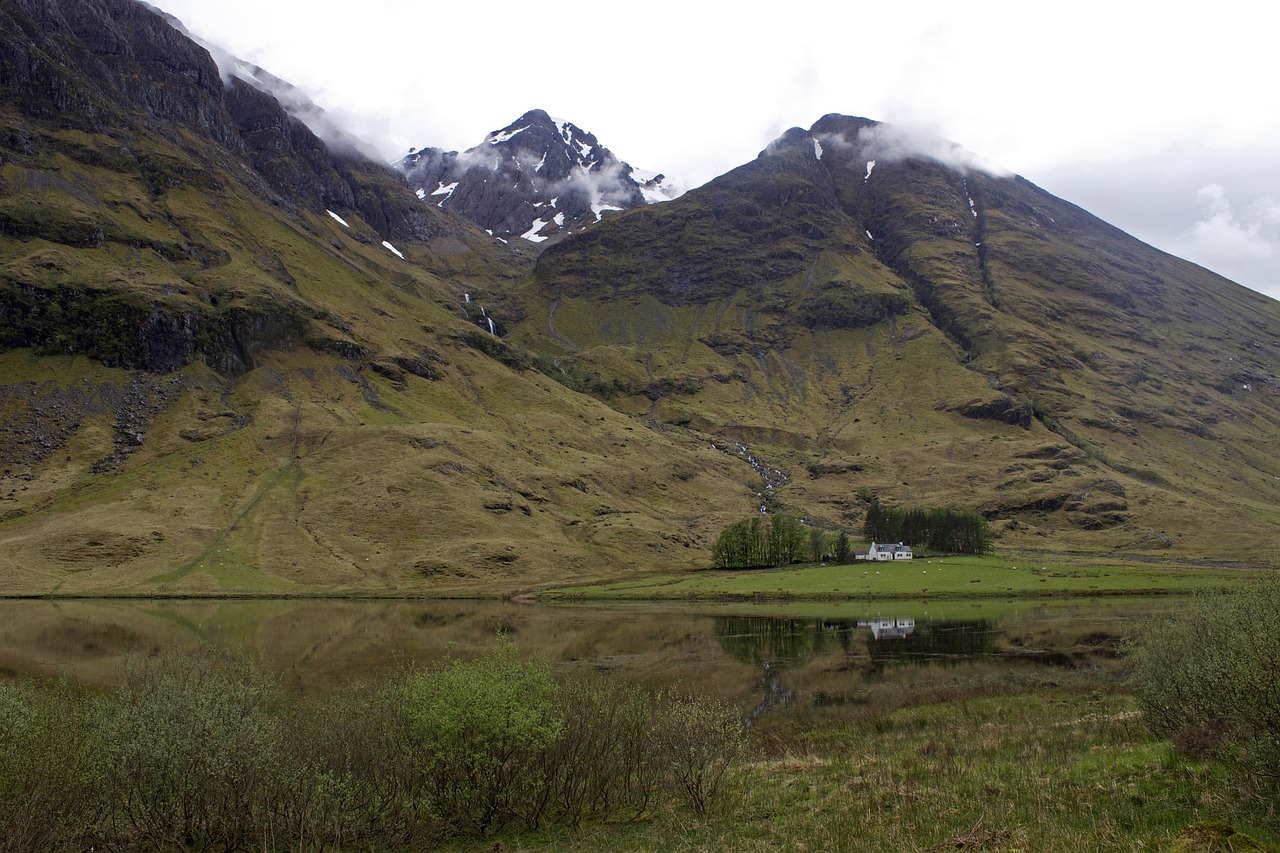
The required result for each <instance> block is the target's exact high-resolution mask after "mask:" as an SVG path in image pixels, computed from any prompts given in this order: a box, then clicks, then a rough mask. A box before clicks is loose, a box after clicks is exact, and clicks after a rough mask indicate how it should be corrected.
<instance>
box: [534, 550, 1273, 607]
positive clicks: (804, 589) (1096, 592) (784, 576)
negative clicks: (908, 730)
mask: <svg viewBox="0 0 1280 853" xmlns="http://www.w3.org/2000/svg"><path fill="white" fill-rule="evenodd" d="M1249 574H1250V573H1249V572H1247V571H1244V570H1241V569H1230V568H1206V567H1197V566H1180V565H1153V564H1143V563H1130V562H1125V561H1121V560H1115V561H1098V562H1095V563H1089V564H1083V563H1081V564H1076V563H1068V562H1065V561H1061V560H1059V561H1052V560H1050V561H1046V560H1045V559H1043V558H1039V559H1035V558H1030V557H1028V558H1023V557H1008V556H1003V555H1001V556H981V557H974V556H966V557H938V558H921V559H915V560H903V561H898V562H874V563H873V562H857V563H853V564H850V565H843V566H834V565H825V566H815V565H812V564H808V565H804V566H799V567H795V566H793V567H790V568H781V569H753V570H741V569H739V570H710V569H709V570H705V571H699V572H692V573H686V574H679V575H676V574H672V575H654V576H649V577H646V578H643V579H639V580H631V581H623V582H618V583H602V584H593V585H585V586H574V587H563V588H558V589H555V590H549V591H547V592H544V593H543V596H544V597H547V598H574V599H649V600H671V599H703V598H707V599H715V598H730V599H737V598H752V599H761V598H763V599H769V598H778V599H785V598H806V599H851V598H857V599H865V598H899V599H904V598H919V597H929V598H935V597H936V598H1002V597H1014V596H1016V597H1025V596H1033V597H1053V596H1060V595H1070V596H1076V595H1080V596H1102V595H1149V594H1170V595H1177V594H1188V593H1193V592H1196V591H1199V590H1204V589H1215V588H1222V587H1226V586H1230V585H1232V584H1233V583H1236V582H1238V581H1239V580H1240V579H1242V578H1243V577H1246V576H1248V575H1249Z"/></svg>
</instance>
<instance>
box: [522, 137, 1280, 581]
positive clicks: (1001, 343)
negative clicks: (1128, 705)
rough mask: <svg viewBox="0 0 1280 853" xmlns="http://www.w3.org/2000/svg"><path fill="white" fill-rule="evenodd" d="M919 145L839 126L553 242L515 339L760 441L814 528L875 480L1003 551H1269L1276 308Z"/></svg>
mask: <svg viewBox="0 0 1280 853" xmlns="http://www.w3.org/2000/svg"><path fill="white" fill-rule="evenodd" d="M906 142H908V141H905V140H903V139H901V138H898V137H895V136H894V132H893V131H892V129H890V128H885V127H883V126H879V125H877V124H875V123H874V122H869V121H867V120H865V119H852V118H848V117H843V116H827V117H825V118H823V119H822V120H821V121H819V122H818V123H817V124H816V125H815V126H814V127H813V128H812V129H811V130H810V131H808V132H805V131H801V130H798V129H797V130H792V131H789V132H788V133H787V134H786V135H784V136H783V137H782V138H781V139H779V140H778V141H777V142H776V143H774V144H773V145H772V146H770V148H769V149H767V150H766V151H765V152H763V153H762V154H761V156H760V158H758V159H757V160H756V161H754V162H752V163H750V164H747V165H745V166H743V167H741V168H739V169H737V170H734V171H733V172H731V173H729V174H728V175H725V176H723V177H722V178H719V179H717V180H716V181H713V182H712V183H710V184H708V185H707V186H706V187H704V188H702V189H700V190H697V191H694V192H692V193H690V194H688V195H687V196H685V197H683V198H681V199H679V200H677V201H675V202H671V203H669V204H666V205H662V206H660V207H659V208H650V209H642V210H636V211H631V212H629V213H627V214H624V215H620V216H618V217H616V218H613V219H612V220H610V221H607V222H603V223H601V224H600V225H599V226H598V227H596V228H594V229H592V230H591V231H588V232H587V233H585V234H583V235H580V236H575V237H573V238H572V239H569V240H566V241H564V242H563V243H561V244H559V245H556V246H552V247H550V248H549V249H547V251H546V252H545V253H544V254H543V255H542V257H541V258H540V259H539V262H538V265H537V268H536V271H535V276H534V281H533V283H532V284H531V285H530V286H529V287H528V289H527V290H526V291H525V292H526V296H527V301H528V307H527V308H526V312H527V319H526V321H525V323H524V325H523V326H522V327H521V328H520V329H519V332H518V334H519V336H520V337H521V339H522V340H524V341H526V342H527V343H528V344H529V345H530V346H536V347H541V348H544V349H546V350H548V351H557V352H559V353H561V354H562V356H563V357H564V358H566V359H572V360H573V361H575V362H576V363H578V364H581V365H585V366H587V367H588V368H589V369H591V370H594V371H597V372H600V373H601V374H603V375H611V376H613V375H617V376H623V377H626V379H627V384H626V386H624V387H628V388H631V389H633V390H634V391H635V392H636V393H633V394H632V395H631V396H630V397H629V398H625V399H617V400H614V401H613V403H614V405H616V406H617V407H618V408H620V409H622V410H626V411H652V413H653V414H655V415H657V416H659V417H661V418H662V419H664V420H665V421H667V422H670V423H676V424H683V425H687V426H689V427H692V428H694V429H696V430H698V431H699V432H701V433H704V434H708V435H714V436H720V437H722V438H725V439H732V440H741V441H743V442H746V443H748V444H751V445H752V446H758V447H759V452H761V453H762V454H764V455H765V456H767V457H769V458H771V459H773V460H774V462H775V464H776V465H777V466H779V467H782V468H785V469H786V470H787V471H788V472H789V473H790V475H791V481H790V483H789V484H788V485H787V486H786V487H785V488H783V489H781V490H779V491H778V493H777V500H778V501H780V502H781V503H782V504H784V505H787V506H789V507H790V508H793V509H796V510H798V511H801V512H803V513H805V514H807V515H810V516H811V517H814V518H817V519H819V520H820V521H823V522H829V523H832V524H835V523H842V524H849V523H852V522H856V521H857V520H858V519H860V517H861V513H862V510H863V506H864V502H863V500H861V499H859V498H857V497H855V495H856V494H858V493H859V492H860V491H861V492H862V494H863V495H864V497H865V495H866V494H867V490H870V491H871V492H873V493H875V494H876V495H878V496H880V497H881V498H882V499H884V500H887V501H890V502H893V503H900V504H906V505H920V504H926V505H934V504H936V505H948V506H959V507H963V508H966V509H975V510H979V511H981V512H983V513H985V514H987V515H988V517H990V518H992V519H993V520H995V521H996V522H997V526H998V527H999V528H1000V529H1001V531H1002V540H1001V541H1002V542H1004V543H1006V544H1017V545H1023V546H1028V547H1036V546H1045V545H1052V546H1054V547H1062V546H1067V547H1072V548H1080V549H1087V550H1101V549H1124V550H1135V551H1156V552H1165V551H1166V550H1167V549H1170V548H1172V549H1173V550H1172V553H1179V554H1187V555H1197V556H1224V557H1232V558H1241V557H1259V556H1262V557H1268V558H1269V557H1270V556H1271V554H1272V551H1273V549H1274V545H1273V541H1274V531H1275V529H1276V525H1277V522H1280V463H1277V462H1276V460H1275V459H1274V456H1273V455H1272V454H1270V453H1269V451H1268V448H1269V447H1270V446H1271V444H1272V443H1273V442H1274V436H1275V435H1276V432H1277V427H1278V426H1280V387H1277V383H1276V379H1275V376H1276V372H1277V370H1276V365H1277V363H1278V362H1280V305H1277V303H1275V302H1274V301H1273V300H1270V299H1268V298H1266V297H1263V296H1261V295H1259V294H1256V293H1253V292H1251V291H1248V290H1245V289H1244V288H1241V287H1239V286H1237V285H1234V284H1232V283H1230V282H1228V281H1226V280H1225V279H1222V278H1220V277H1218V276H1215V275H1213V274H1212V273H1210V272H1208V271H1206V270H1203V269H1200V268H1198V267H1195V266H1194V265H1192V264H1188V263H1186V262H1184V261H1181V260H1178V259H1176V258H1173V257H1170V256H1168V255H1165V254H1163V253H1161V252H1159V251H1157V250H1155V249H1152V248H1151V247H1149V246H1146V245H1144V244H1142V243H1140V242H1139V241H1136V240H1134V239H1133V238H1131V237H1129V236H1128V235H1125V234H1123V233H1122V232H1120V231H1118V230H1116V229H1114V228H1112V227H1110V226H1108V225H1106V224H1105V223H1103V222H1101V221H1099V220H1097V219H1096V218H1094V217H1092V216H1090V215H1089V214H1087V213H1085V212H1084V211H1082V210H1080V209H1078V208H1076V207H1074V206H1072V205H1070V204H1068V203H1066V202H1063V201H1061V200H1059V199H1056V198H1054V197H1052V196H1050V195H1049V194H1047V193H1045V192H1043V191H1042V190H1040V189H1038V188H1036V187H1035V186H1033V185H1031V184H1030V183H1028V182H1026V181H1025V180H1023V179H1021V178H1017V177H1013V176H1007V177H1006V176H997V175H993V174H989V173H988V172H985V171H982V170H981V169H978V168H975V167H973V166H971V165H967V164H966V163H964V162H962V157H961V155H962V153H963V152H957V151H954V150H949V149H945V148H943V149H940V150H939V151H937V152H936V153H935V154H934V155H932V156H927V155H923V154H920V153H912V151H911V150H910V148H909V146H908V145H907V144H906ZM948 159H952V160H954V161H955V162H953V163H952V164H951V165H948V164H947V162H945V161H946V160H948Z"/></svg>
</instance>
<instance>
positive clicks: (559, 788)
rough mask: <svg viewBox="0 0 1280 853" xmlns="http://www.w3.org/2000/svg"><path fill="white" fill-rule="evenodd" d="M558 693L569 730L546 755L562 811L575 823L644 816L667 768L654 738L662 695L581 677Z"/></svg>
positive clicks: (556, 801) (557, 805)
mask: <svg viewBox="0 0 1280 853" xmlns="http://www.w3.org/2000/svg"><path fill="white" fill-rule="evenodd" d="M558 698H559V702H560V708H561V713H562V714H563V716H564V722H565V734H564V736H563V737H562V738H560V740H559V741H558V742H557V743H556V744H555V746H554V747H553V748H552V749H550V750H548V752H547V755H546V759H545V762H546V767H547V770H546V777H547V780H548V782H549V784H550V785H551V788H552V791H553V801H552V804H551V805H552V808H553V809H554V810H555V812H556V814H557V815H559V816H560V817H561V818H562V819H563V820H565V821H566V822H567V823H570V824H572V825H573V826H579V825H580V824H581V823H582V822H583V821H584V820H588V819H597V820H598V819H604V818H609V817H615V816H619V815H623V816H627V817H637V816H639V815H641V814H643V813H644V812H645V811H646V810H647V809H648V808H649V804H650V802H651V801H652V799H653V797H654V795H655V793H656V792H657V791H658V790H659V788H660V787H661V783H662V779H663V776H664V774H665V773H666V770H667V767H666V762H665V761H664V760H663V757H662V755H661V754H660V753H659V750H658V749H657V747H658V745H659V739H658V738H657V737H655V730H656V729H657V728H659V727H660V726H661V725H662V724H663V721H662V719H661V718H662V711H661V703H660V701H659V697H657V696H656V695H655V694H653V693H650V692H648V691H643V690H640V689H639V688H636V687H628V686H624V685H619V684H617V683H615V682H612V681H609V680H607V679H604V678H579V679H573V680H569V681H566V682H564V683H563V684H562V685H561V687H560V691H559V694H558Z"/></svg>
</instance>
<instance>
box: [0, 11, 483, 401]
mask: <svg viewBox="0 0 1280 853" xmlns="http://www.w3.org/2000/svg"><path fill="white" fill-rule="evenodd" d="M179 27H180V24H178V23H177V22H176V21H173V20H172V19H167V18H166V16H164V15H163V14H161V13H159V12H157V11H156V10H154V9H152V8H151V7H149V6H147V5H146V4H145V3H140V2H136V0H12V2H11V0H5V2H4V3H3V4H0V162H3V163H13V164H14V165H16V166H17V167H18V171H17V172H16V173H15V174H16V175H18V178H16V179H15V180H13V181H9V182H8V183H7V184H6V183H3V182H0V239H9V240H16V241H22V242H23V243H31V244H33V245H39V244H40V243H41V242H47V243H52V244H56V245H57V246H59V247H67V248H68V249H69V250H77V251H79V250H84V251H83V253H80V254H76V253H71V254H55V255H51V256H50V257H49V258H45V259H42V260H40V261H39V262H38V263H32V264H25V265H22V264H19V265H12V264H11V265H8V266H5V267H4V268H3V269H0V323H2V328H0V348H8V347H33V348H36V349H37V350H39V351H41V352H57V353H79V354H85V355H88V356H90V357H93V358H96V359H98V360H100V361H102V362H103V363H105V364H108V365H113V366H121V367H127V368H136V369H142V370H147V371H152V372H162V373H163V372H169V371H173V370H176V369H178V368H180V367H182V366H183V365H185V364H187V363H189V362H191V361H193V360H203V361H205V362H206V363H208V364H209V365H210V366H212V367H214V368H215V369H216V370H218V371H220V372H222V373H224V374H228V375H230V374H236V373H240V372H242V371H245V370H248V369H251V368H252V366H253V363H254V353H255V352H257V351H259V350H260V349H262V348H275V347H292V346H296V345H300V344H302V343H304V342H308V329H309V323H310V321H311V319H312V318H314V317H315V316H317V311H316V309H314V308H313V307H311V306H309V305H307V304H306V303H305V302H303V301H300V300H296V299H293V298H291V297H288V296H286V297H283V298H276V297H275V296H271V295H268V294H262V295H260V296H259V297H253V298H250V299H248V300H239V301H238V302H237V303H236V304H234V305H232V304H228V303H223V304H219V302H218V301H217V300H211V299H206V298H202V297H201V295H200V292H201V287H188V286H186V285H182V284H181V283H179V285H178V286H177V288H176V289H174V288H170V289H169V290H168V291H167V292H159V291H157V292H155V293H148V292H147V291H146V290H145V288H127V287H125V288H121V287H116V286H113V285H112V284H110V283H109V282H108V281H101V280H100V278H99V277H100V276H103V275H106V277H107V278H108V279H110V278H111V277H112V274H111V270H112V269H114V268H115V267H114V266H113V265H114V264H116V263H117V262H116V261H114V260H110V259H108V258H107V256H106V255H105V254H95V252H97V251H98V250H108V251H113V250H120V251H124V252H126V253H127V252H143V253H147V252H154V253H156V254H158V255H160V256H161V257H162V258H164V259H165V260H166V261H167V262H169V263H172V264H177V265H180V266H181V265H186V266H193V265H199V267H200V268H201V271H206V270H209V269H212V268H215V267H219V266H222V265H224V264H227V263H228V262H229V261H230V260H231V258H232V255H234V254H236V253H249V252H251V251H252V249H251V248H250V247H248V246H246V245H240V244H237V243H236V242H235V241H234V240H232V241H231V242H228V241H227V240H226V239H222V238H220V237H213V236H209V235H204V234H201V233H199V232H194V231H191V230H190V229H187V228H186V227H185V226H184V225H182V224H181V223H180V222H178V221H177V218H176V217H175V216H174V215H173V214H172V213H171V212H170V209H169V208H168V207H166V206H164V204H163V202H162V201H161V200H162V199H163V198H164V197H165V196H166V195H167V194H168V193H170V192H171V191H172V190H175V189H178V188H185V189H189V190H195V191H198V192H199V193H201V194H205V195H208V196H210V198H211V203H227V201H226V200H227V199H228V198H232V199H236V201H234V202H232V203H235V204H239V203H241V202H240V201H239V199H244V198H253V199H256V200H262V201H266V202H268V203H269V204H270V205H271V206H272V208H273V210H274V211H276V212H275V214H273V215H276V216H280V217H284V218H285V219H287V220H292V221H293V222H294V223H299V222H300V221H301V219H302V217H301V214H302V212H303V211H310V212H312V213H323V211H324V210H325V209H329V210H334V211H343V212H344V213H346V214H347V215H351V214H355V215H357V216H358V217H359V218H361V219H362V220H363V221H364V222H365V223H366V224H367V225H368V226H370V227H371V228H372V229H373V231H374V232H375V234H376V235H377V236H376V237H373V239H374V240H375V241H377V240H387V241H394V242H395V243H396V244H398V245H401V246H406V247H407V246H415V247H416V248H417V252H416V254H417V256H418V257H417V258H415V260H419V261H420V262H423V263H427V264H430V263H432V262H433V261H434V260H436V257H435V255H434V254H433V253H431V252H430V250H429V249H428V248H427V247H428V246H429V245H430V244H431V243H432V242H433V241H436V240H439V239H441V238H445V237H447V238H449V239H450V240H451V241H452V242H451V243H450V248H449V251H450V252H451V253H452V256H453V257H459V256H463V255H466V254H467V253H468V252H470V248H469V247H470V246H474V245H484V246H485V247H486V251H487V250H488V243H489V241H488V240H487V238H485V237H484V236H483V235H480V234H478V233H475V232H473V230H472V229H471V228H470V226H468V225H466V224H465V223H462V222H460V221H458V220H456V219H454V218H453V217H450V216H449V215H447V214H445V213H442V212H440V211H438V210H435V209H432V208H430V207H428V206H426V205H423V204H421V203H420V202H419V201H418V199H417V198H415V197H414V194H413V193H412V192H411V191H410V190H409V189H408V188H407V187H406V186H405V184H404V181H403V179H402V177H401V176H400V175H399V174H398V173H397V172H396V171H395V170H394V169H392V168H391V167H390V166H387V165H385V164H381V163H376V162H374V161H372V160H370V159H368V158H367V157H365V156H364V155H363V154H361V153H360V152H359V151H358V150H357V148H356V147H355V146H354V145H351V144H340V145H339V147H337V148H330V147H329V145H328V144H326V142H325V141H324V140H322V139H320V138H319V137H317V135H316V134H315V133H313V132H312V130H311V129H310V127H309V126H308V125H307V124H306V123H304V122H303V121H302V120H301V119H300V118H298V116H297V115H296V113H298V112H299V111H302V112H303V113H306V111H308V110H309V111H310V113H311V114H312V117H313V118H314V113H317V112H319V110H318V108H317V107H315V106H314V104H311V103H310V102H309V101H305V98H303V97H302V96H301V95H300V94H297V93H295V94H294V95H293V96H292V98H291V99H287V100H288V108H286V106H283V105H282V104H281V103H280V102H279V101H277V100H276V98H274V97H273V96H272V94H271V91H276V90H279V91H284V92H287V91H288V90H290V89H291V87H289V86H288V84H286V83H284V81H280V80H277V79H276V78H273V77H271V76H270V75H269V74H266V72H263V71H262V70H261V69H250V71H249V72H246V71H245V68H248V66H245V65H244V64H243V63H241V64H239V65H234V66H232V67H231V71H230V74H231V75H232V76H230V78H229V80H228V81H227V82H224V75H223V74H222V73H221V72H220V70H219V67H218V65H217V64H216V63H215V61H214V59H213V58H212V57H211V56H210V54H209V52H208V51H207V50H206V49H205V48H203V47H202V46H200V45H199V44H197V43H196V42H195V41H193V40H192V39H191V38H189V37H188V36H187V35H186V34H184V33H183V32H182V31H181V30H180V29H179ZM237 74H239V75H241V76H235V75H237ZM68 131H71V133H68ZM79 134H88V135H91V136H90V140H89V141H84V142H81V141H78V140H80V139H82V138H83V137H81V136H80V135H79ZM57 156H65V157H68V158H70V159H71V160H72V161H73V162H74V163H75V164H76V168H77V169H81V168H82V169H83V170H85V171H84V172H80V173H78V174H93V175H96V176H97V177H95V178H94V179H93V181H82V180H80V179H78V178H70V179H68V178H67V177H65V175H67V174H70V173H69V172H63V171H60V170H59V168H58V167H57V165H56V157H57ZM129 185H138V186H140V187H141V188H142V190H143V195H146V194H149V195H150V197H151V199H152V200H153V201H157V202H160V204H159V206H158V207H156V208H155V209H150V208H146V205H145V202H143V203H142V205H141V207H140V208H139V209H138V210H136V211H135V213H136V215H137V217H138V220H141V221H142V222H145V223H151V222H164V223H167V224H168V225H171V226H174V227H170V228H169V229H168V233H169V234H174V231H177V232H180V233H181V239H176V241H175V239H174V238H166V239H165V240H159V241H158V240H156V239H155V238H154V237H153V236H152V235H151V234H150V233H148V230H147V228H146V227H142V228H138V227H134V226H129V225H127V224H126V225H121V220H120V217H119V216H117V212H118V210H119V206H118V205H117V204H115V203H114V202H104V200H103V198H102V197H100V196H99V193H100V191H101V190H102V188H103V187H106V188H107V189H108V191H115V190H116V189H117V188H123V187H126V186H129ZM215 197H216V198H219V199H220V201H217V202H215V201H212V199H213V198H215ZM129 215H133V214H129ZM138 220H134V221H135V222H136V221H138ZM161 230H164V229H161ZM175 237H176V235H175ZM364 239H365V240H366V241H367V240H368V239H369V237H365V238H364ZM210 241H212V242H210ZM33 251H34V250H33ZM258 254H259V255H262V256H263V257H266V256H267V255H269V254H270V253H258ZM256 263H259V261H257V260H255V264H256ZM261 263H266V261H262V262H261ZM275 264H276V265H277V266H278V265H279V261H278V259H277V260H276V261H275ZM71 269H75V270H81V271H82V272H80V273H78V274H77V276H76V278H75V280H74V281H72V280H71V279H69V278H68V277H67V274H66V271H67V270H71ZM266 272H267V273H268V275H269V276H271V277H273V278H275V279H276V280H277V281H283V282H285V283H286V284H287V285H288V286H289V287H291V288H292V289H293V291H294V293H296V292H297V287H296V282H294V281H293V279H292V276H290V275H289V273H288V271H287V270H284V269H283V268H282V267H281V268H280V269H279V270H267V271H266ZM232 289H235V285H234V284H232Z"/></svg>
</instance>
